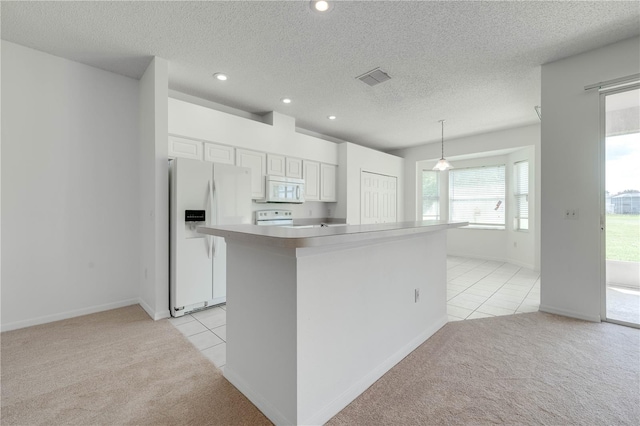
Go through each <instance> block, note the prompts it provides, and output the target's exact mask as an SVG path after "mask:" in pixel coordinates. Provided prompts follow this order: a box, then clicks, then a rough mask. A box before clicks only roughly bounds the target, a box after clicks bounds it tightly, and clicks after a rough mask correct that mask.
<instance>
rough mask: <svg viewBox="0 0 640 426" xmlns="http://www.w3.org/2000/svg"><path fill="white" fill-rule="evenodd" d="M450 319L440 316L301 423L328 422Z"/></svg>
mask: <svg viewBox="0 0 640 426" xmlns="http://www.w3.org/2000/svg"><path fill="white" fill-rule="evenodd" d="M448 321H449V319H448V317H447V316H446V314H445V316H444V317H442V318H440V319H439V320H438V321H437V322H436V323H435V324H433V325H432V326H431V327H429V328H428V329H426V330H425V331H423V332H422V333H420V334H419V335H418V336H417V337H415V338H414V339H412V340H411V341H410V342H409V343H407V344H406V345H404V346H403V347H401V348H400V349H398V350H397V351H396V352H395V353H394V354H393V355H391V356H390V357H389V358H387V359H386V360H384V361H383V362H381V363H380V364H379V365H378V366H377V367H376V368H374V369H373V370H372V371H371V372H370V373H369V374H367V375H365V376H364V377H362V378H361V379H360V380H358V381H357V382H356V383H354V384H353V385H352V386H351V387H349V389H347V390H346V391H344V392H343V393H342V394H340V395H339V396H338V397H336V398H335V399H334V400H333V401H331V402H330V403H329V404H328V405H327V406H325V407H324V408H322V409H321V410H320V411H318V412H317V413H315V414H313V415H312V416H310V417H309V418H307V419H305V420H304V421H302V422H299V424H304V425H321V424H324V423H326V422H328V421H329V420H330V419H331V418H332V417H333V416H335V415H336V414H338V413H339V412H340V410H342V409H343V408H344V407H346V406H347V405H349V404H350V403H351V402H352V401H353V400H354V399H356V398H357V397H358V396H360V395H361V394H362V393H363V392H364V391H365V390H367V389H368V388H369V387H370V386H371V385H372V384H374V383H375V382H376V380H378V379H379V378H380V377H382V376H383V375H384V374H385V373H387V372H388V371H389V370H391V369H392V368H393V367H394V366H395V365H396V364H397V363H399V362H400V361H402V360H403V359H404V358H405V357H406V356H407V355H409V354H410V353H411V352H413V351H414V350H415V349H416V348H417V347H418V346H420V345H421V344H423V343H424V342H425V341H426V340H427V339H428V338H429V337H431V336H433V335H434V334H435V333H436V332H437V331H438V330H440V329H441V328H442V327H444V326H445V325H446V324H447V322H448Z"/></svg>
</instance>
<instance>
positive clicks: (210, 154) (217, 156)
mask: <svg viewBox="0 0 640 426" xmlns="http://www.w3.org/2000/svg"><path fill="white" fill-rule="evenodd" d="M234 151H235V150H234V148H233V147H232V146H226V145H218V144H216V143H209V142H205V144H204V160H205V161H211V162H212V163H223V164H231V165H234V164H235V161H236V159H235V157H234Z"/></svg>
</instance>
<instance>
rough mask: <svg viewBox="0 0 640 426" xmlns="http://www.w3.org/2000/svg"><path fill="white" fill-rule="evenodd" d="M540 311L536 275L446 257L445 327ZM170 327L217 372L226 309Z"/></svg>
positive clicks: (221, 358) (223, 349)
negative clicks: (175, 329) (197, 350)
mask: <svg viewBox="0 0 640 426" xmlns="http://www.w3.org/2000/svg"><path fill="white" fill-rule="evenodd" d="M539 305H540V274H539V273H538V272H536V271H533V270H530V269H526V268H521V267H519V266H515V265H512V264H509V263H503V262H492V261H485V260H478V259H470V258H463V257H453V256H449V257H448V258H447V313H448V315H449V321H461V320H464V319H473V318H484V317H493V316H499V315H511V314H514V313H522V312H534V311H537V310H538V306H539ZM169 321H170V322H171V323H172V324H173V325H174V326H175V327H176V328H177V329H178V330H180V331H181V332H182V333H183V334H184V335H185V336H186V337H187V339H189V341H190V342H191V343H192V344H193V345H194V346H195V347H196V348H197V349H199V350H200V351H201V352H202V354H203V355H204V356H206V357H207V358H209V360H210V361H211V362H212V363H213V364H214V365H215V366H216V367H218V368H222V367H224V365H225V364H226V355H227V344H226V340H227V335H226V331H227V326H226V324H227V311H226V306H225V305H220V306H217V307H213V308H210V309H207V310H204V311H200V312H196V313H194V314H187V315H184V316H182V317H180V318H171V319H169Z"/></svg>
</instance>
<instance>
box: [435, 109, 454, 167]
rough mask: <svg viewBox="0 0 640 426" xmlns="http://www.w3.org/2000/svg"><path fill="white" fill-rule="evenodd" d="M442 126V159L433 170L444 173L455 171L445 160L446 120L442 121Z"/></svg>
mask: <svg viewBox="0 0 640 426" xmlns="http://www.w3.org/2000/svg"><path fill="white" fill-rule="evenodd" d="M440 124H441V125H442V158H440V159H439V160H438V162H437V163H436V165H435V166H434V167H433V170H439V171H441V172H444V171H445V170H449V169H453V166H452V165H451V164H449V162H448V161H447V160H445V158H444V120H440Z"/></svg>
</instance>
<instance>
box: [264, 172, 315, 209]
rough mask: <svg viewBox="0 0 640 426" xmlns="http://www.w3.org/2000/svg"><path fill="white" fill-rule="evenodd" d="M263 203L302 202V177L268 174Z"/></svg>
mask: <svg viewBox="0 0 640 426" xmlns="http://www.w3.org/2000/svg"><path fill="white" fill-rule="evenodd" d="M259 201H260V202H263V203H304V179H295V178H288V177H284V176H273V175H268V176H266V177H265V198H264V200H259Z"/></svg>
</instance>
